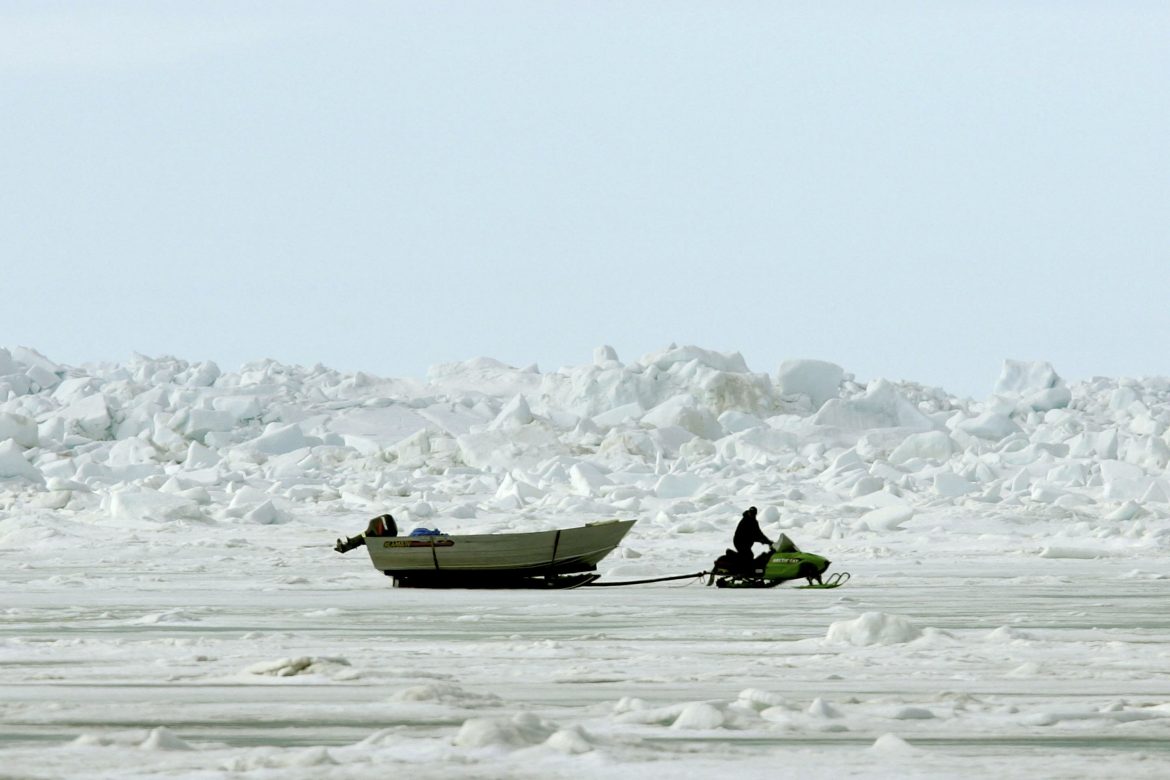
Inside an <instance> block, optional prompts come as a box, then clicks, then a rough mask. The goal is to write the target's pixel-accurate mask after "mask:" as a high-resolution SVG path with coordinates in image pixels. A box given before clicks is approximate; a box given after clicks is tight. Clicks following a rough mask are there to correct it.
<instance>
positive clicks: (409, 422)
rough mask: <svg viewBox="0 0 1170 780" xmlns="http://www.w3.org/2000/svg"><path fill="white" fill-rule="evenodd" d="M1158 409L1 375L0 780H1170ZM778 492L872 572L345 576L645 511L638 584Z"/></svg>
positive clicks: (47, 367) (1127, 383)
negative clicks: (367, 531)
mask: <svg viewBox="0 0 1170 780" xmlns="http://www.w3.org/2000/svg"><path fill="white" fill-rule="evenodd" d="M1168 388H1170V385H1168V383H1167V382H1165V380H1158V379H1147V380H1140V381H1139V380H1104V379H1100V380H1093V381H1092V382H1087V383H1078V384H1076V385H1072V386H1066V385H1065V383H1064V382H1062V381H1061V380H1060V379H1059V378H1058V377H1056V375H1055V373H1054V372H1052V371H1051V369H1050V368H1049V367H1047V366H1045V365H1043V364H1013V363H1009V364H1006V365H1005V369H1004V373H1003V375H1002V376H1001V377H1000V379H999V381H998V382H997V383H996V387H995V390H996V392H994V393H993V394H991V395H989V397H988V398H987V399H985V400H983V401H973V400H970V399H958V398H953V397H951V396H949V395H947V394H946V393H944V392H942V391H940V390H935V389H932V388H922V387H919V386H917V385H913V384H909V383H898V384H895V383H888V382H874V383H869V384H868V385H864V386H863V385H861V384H858V383H856V382H854V381H853V380H852V378H850V377H849V376H848V375H847V374H845V373H844V372H843V371H841V369H839V368H837V367H834V366H831V365H828V364H823V363H815V362H810V361H801V362H795V363H789V364H786V365H785V366H783V367H781V369H780V371H778V372H777V374H775V375H771V376H769V375H767V374H755V373H752V372H750V371H748V370H747V367H746V366H743V365H742V360H739V359H738V357H737V356H735V355H721V354H719V353H710V352H706V351H704V350H697V349H695V348H681V349H677V348H676V349H669V350H666V351H664V352H663V353H659V354H657V355H651V356H647V357H646V358H643V359H642V360H640V361H637V362H635V363H632V364H628V365H627V364H622V363H620V362H618V360H617V359H616V356H615V355H612V353H611V352H609V351H607V350H598V354H597V355H596V356H595V359H594V361H593V363H592V364H589V365H586V366H579V367H575V368H571V369H564V370H562V371H559V372H554V373H551V374H542V373H540V372H538V371H536V369H535V368H530V369H510V368H508V367H506V366H501V365H500V364H498V363H495V362H494V361H487V360H478V361H469V362H468V363H464V364H459V365H455V366H444V367H438V368H436V369H435V370H434V371H433V372H432V374H431V376H430V377H429V378H428V379H427V380H426V381H407V380H380V379H375V378H372V377H365V376H363V375H356V376H353V375H350V376H345V375H340V374H337V373H336V372H330V371H328V370H326V369H323V368H320V367H316V368H312V369H299V368H295V367H285V366H279V365H277V364H273V363H264V364H257V365H255V366H251V367H245V369H244V370H243V371H241V372H240V373H238V374H222V373H221V372H219V370H218V369H217V368H215V367H214V366H212V365H210V364H194V365H192V364H187V363H184V362H183V361H177V360H173V359H164V360H149V359H145V358H142V359H137V360H135V361H133V362H132V363H130V364H128V365H126V366H91V367H86V368H85V369H72V368H68V367H62V366H58V365H56V364H53V363H52V362H51V361H49V360H47V359H45V358H43V357H41V356H39V355H37V354H36V353H33V352H31V351H29V350H13V351H11V352H7V351H2V350H0V777H22V778H23V777H45V778H51V777H54V778H55V777H109V778H126V777H139V776H150V777H198V778H212V777H281V778H286V777H292V778H297V777H303V778H319V777H375V776H386V775H387V774H390V775H391V776H393V775H396V774H402V773H405V774H407V775H408V776H411V777H550V776H553V777H615V776H617V777H624V776H635V775H639V776H645V777H711V776H738V777H776V776H795V775H796V774H797V773H799V774H800V775H801V776H809V777H822V776H823V777H830V776H831V777H839V776H861V777H986V776H995V775H998V776H1018V777H1024V776H1028V777H1097V776H1105V775H1120V776H1128V777H1151V778H1152V777H1164V776H1165V775H1166V767H1167V766H1168V765H1170V673H1168V672H1167V671H1166V670H1167V669H1170V642H1168V640H1170V616H1168V615H1167V612H1166V610H1165V598H1166V586H1167V579H1168V577H1170V565H1168V560H1170V558H1168V557H1167V539H1168V537H1170V505H1168V504H1167V502H1166V493H1167V492H1168V490H1170V485H1168V484H1167V476H1166V462H1167V455H1170V447H1168V446H1167V445H1168V441H1167V436H1168V434H1167V432H1166V431H1167V423H1168V422H1170V404H1168V397H1170V392H1168ZM749 503H750V504H755V505H757V506H759V507H760V509H761V518H762V521H763V522H762V525H763V527H764V530H765V531H766V532H767V533H769V534H770V535H773V536H774V535H775V534H776V533H778V532H779V531H780V530H783V531H785V532H786V533H788V534H789V535H790V536H792V537H793V538H794V539H795V540H796V541H797V542H798V543H800V544H801V545H802V546H804V547H805V548H806V549H810V550H813V551H816V552H820V553H822V554H825V555H827V556H828V557H829V558H831V559H832V560H833V561H834V565H833V569H832V570H848V571H851V572H852V573H853V576H854V579H853V581H852V582H851V583H850V584H849V585H848V586H847V587H845V588H842V589H839V590H835V591H802V590H797V589H793V588H790V587H782V588H778V589H774V590H765V591H729V590H720V589H715V588H706V587H703V586H702V585H701V584H699V583H697V582H695V583H688V582H686V581H684V582H681V583H670V584H664V585H649V586H632V587H628V588H606V589H579V590H573V591H559V592H532V591H526V592H524V591H522V592H493V591H448V592H428V591H412V590H406V589H392V588H391V587H390V583H389V580H388V579H387V578H385V577H382V576H381V575H380V574H378V573H377V572H376V571H375V570H374V569H373V568H372V567H371V566H370V565H369V560H368V557H366V556H365V554H364V551H362V550H358V551H355V552H354V553H350V554H349V555H346V556H339V555H337V554H336V553H334V552H333V551H332V550H331V549H330V548H331V545H332V541H333V539H334V538H335V537H337V536H339V535H341V534H343V533H354V532H356V531H358V530H361V528H362V527H363V526H364V523H365V520H366V519H367V518H368V517H370V516H371V515H373V514H376V513H380V512H382V511H387V510H388V511H392V512H394V513H395V515H396V517H398V518H399V521H400V525H402V526H404V527H405V528H406V529H409V528H410V527H412V526H414V525H427V526H439V527H441V528H442V529H443V530H446V531H450V532H460V531H468V532H470V531H493V530H499V531H503V530H534V529H538V528H546V527H557V526H562V527H563V526H569V525H574V524H577V523H579V522H581V521H584V520H592V519H597V518H599V517H607V516H619V517H630V518H637V519H638V520H639V523H638V525H637V526H635V528H634V530H633V531H632V532H631V534H630V536H629V537H627V539H626V541H625V542H624V543H623V545H622V547H621V548H620V549H619V550H618V551H617V552H616V553H615V554H614V555H613V556H612V557H611V558H610V559H608V560H607V561H606V562H605V563H603V565H602V567H601V569H602V571H603V573H604V574H605V579H606V580H608V581H614V580H620V579H622V578H636V577H642V576H654V575H659V574H676V573H686V572H692V571H699V570H701V569H704V568H706V567H707V566H708V565H709V564H710V562H711V560H712V559H713V558H714V557H715V556H716V555H717V554H718V553H720V552H721V551H722V549H723V548H724V547H726V546H727V545H728V544H729V542H730V536H731V531H732V529H733V528H734V524H735V521H736V520H737V519H738V515H739V512H740V511H742V509H743V508H744V507H746V506H747V505H748V504H749Z"/></svg>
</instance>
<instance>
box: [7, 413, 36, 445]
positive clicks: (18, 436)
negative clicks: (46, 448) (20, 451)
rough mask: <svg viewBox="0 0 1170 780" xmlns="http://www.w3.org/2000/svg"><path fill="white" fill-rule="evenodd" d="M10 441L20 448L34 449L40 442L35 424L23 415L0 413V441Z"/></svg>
mask: <svg viewBox="0 0 1170 780" xmlns="http://www.w3.org/2000/svg"><path fill="white" fill-rule="evenodd" d="M6 439H11V440H12V441H14V442H16V443H17V444H19V445H20V446H21V447H35V446H37V444H38V443H39V441H40V436H39V434H38V432H37V423H36V421H35V420H33V419H32V418H30V417H25V416H24V415H23V414H12V413H10V412H0V441H4V440H6Z"/></svg>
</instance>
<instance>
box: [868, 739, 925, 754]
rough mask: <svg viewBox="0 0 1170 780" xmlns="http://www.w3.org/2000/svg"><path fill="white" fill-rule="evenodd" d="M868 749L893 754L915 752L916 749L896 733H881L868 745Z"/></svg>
mask: <svg viewBox="0 0 1170 780" xmlns="http://www.w3.org/2000/svg"><path fill="white" fill-rule="evenodd" d="M869 749H870V750H873V751H876V752H879V753H889V754H893V755H897V754H907V753H916V752H918V749H917V748H915V747H914V746H913V745H911V744H910V743H909V742H907V741H906V740H904V739H902V738H901V737H899V736H897V735H896V734H882V735H881V736H880V737H878V738H877V739H875V740H874V741H873V744H872V745H870V748H869Z"/></svg>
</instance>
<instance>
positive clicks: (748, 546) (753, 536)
mask: <svg viewBox="0 0 1170 780" xmlns="http://www.w3.org/2000/svg"><path fill="white" fill-rule="evenodd" d="M756 542H759V543H760V544H767V545H771V544H772V540H771V539H769V538H768V537H766V536H764V532H763V531H761V530H760V523H759V521H758V520H756V513H755V512H753V511H751V510H748V511H747V512H744V513H743V519H742V520H740V521H739V525H737V526H736V527H735V537H734V543H735V551H736V552H738V553H739V554H740V555H749V556H750V555H751V554H752V545H753V544H755V543H756Z"/></svg>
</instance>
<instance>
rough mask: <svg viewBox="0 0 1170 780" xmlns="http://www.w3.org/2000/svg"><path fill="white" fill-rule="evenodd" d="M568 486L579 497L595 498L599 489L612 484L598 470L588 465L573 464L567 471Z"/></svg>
mask: <svg viewBox="0 0 1170 780" xmlns="http://www.w3.org/2000/svg"><path fill="white" fill-rule="evenodd" d="M569 484H570V485H572V487H573V492H574V493H576V494H577V495H579V496H597V495H600V494H601V488H602V487H604V486H605V485H610V484H613V483H611V482H610V481H609V479H607V478H606V476H605V475H604V474H602V473H601V471H599V470H598V468H597V467H596V466H594V465H592V464H590V463H574V464H573V466H572V467H571V468H570V469H569Z"/></svg>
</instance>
